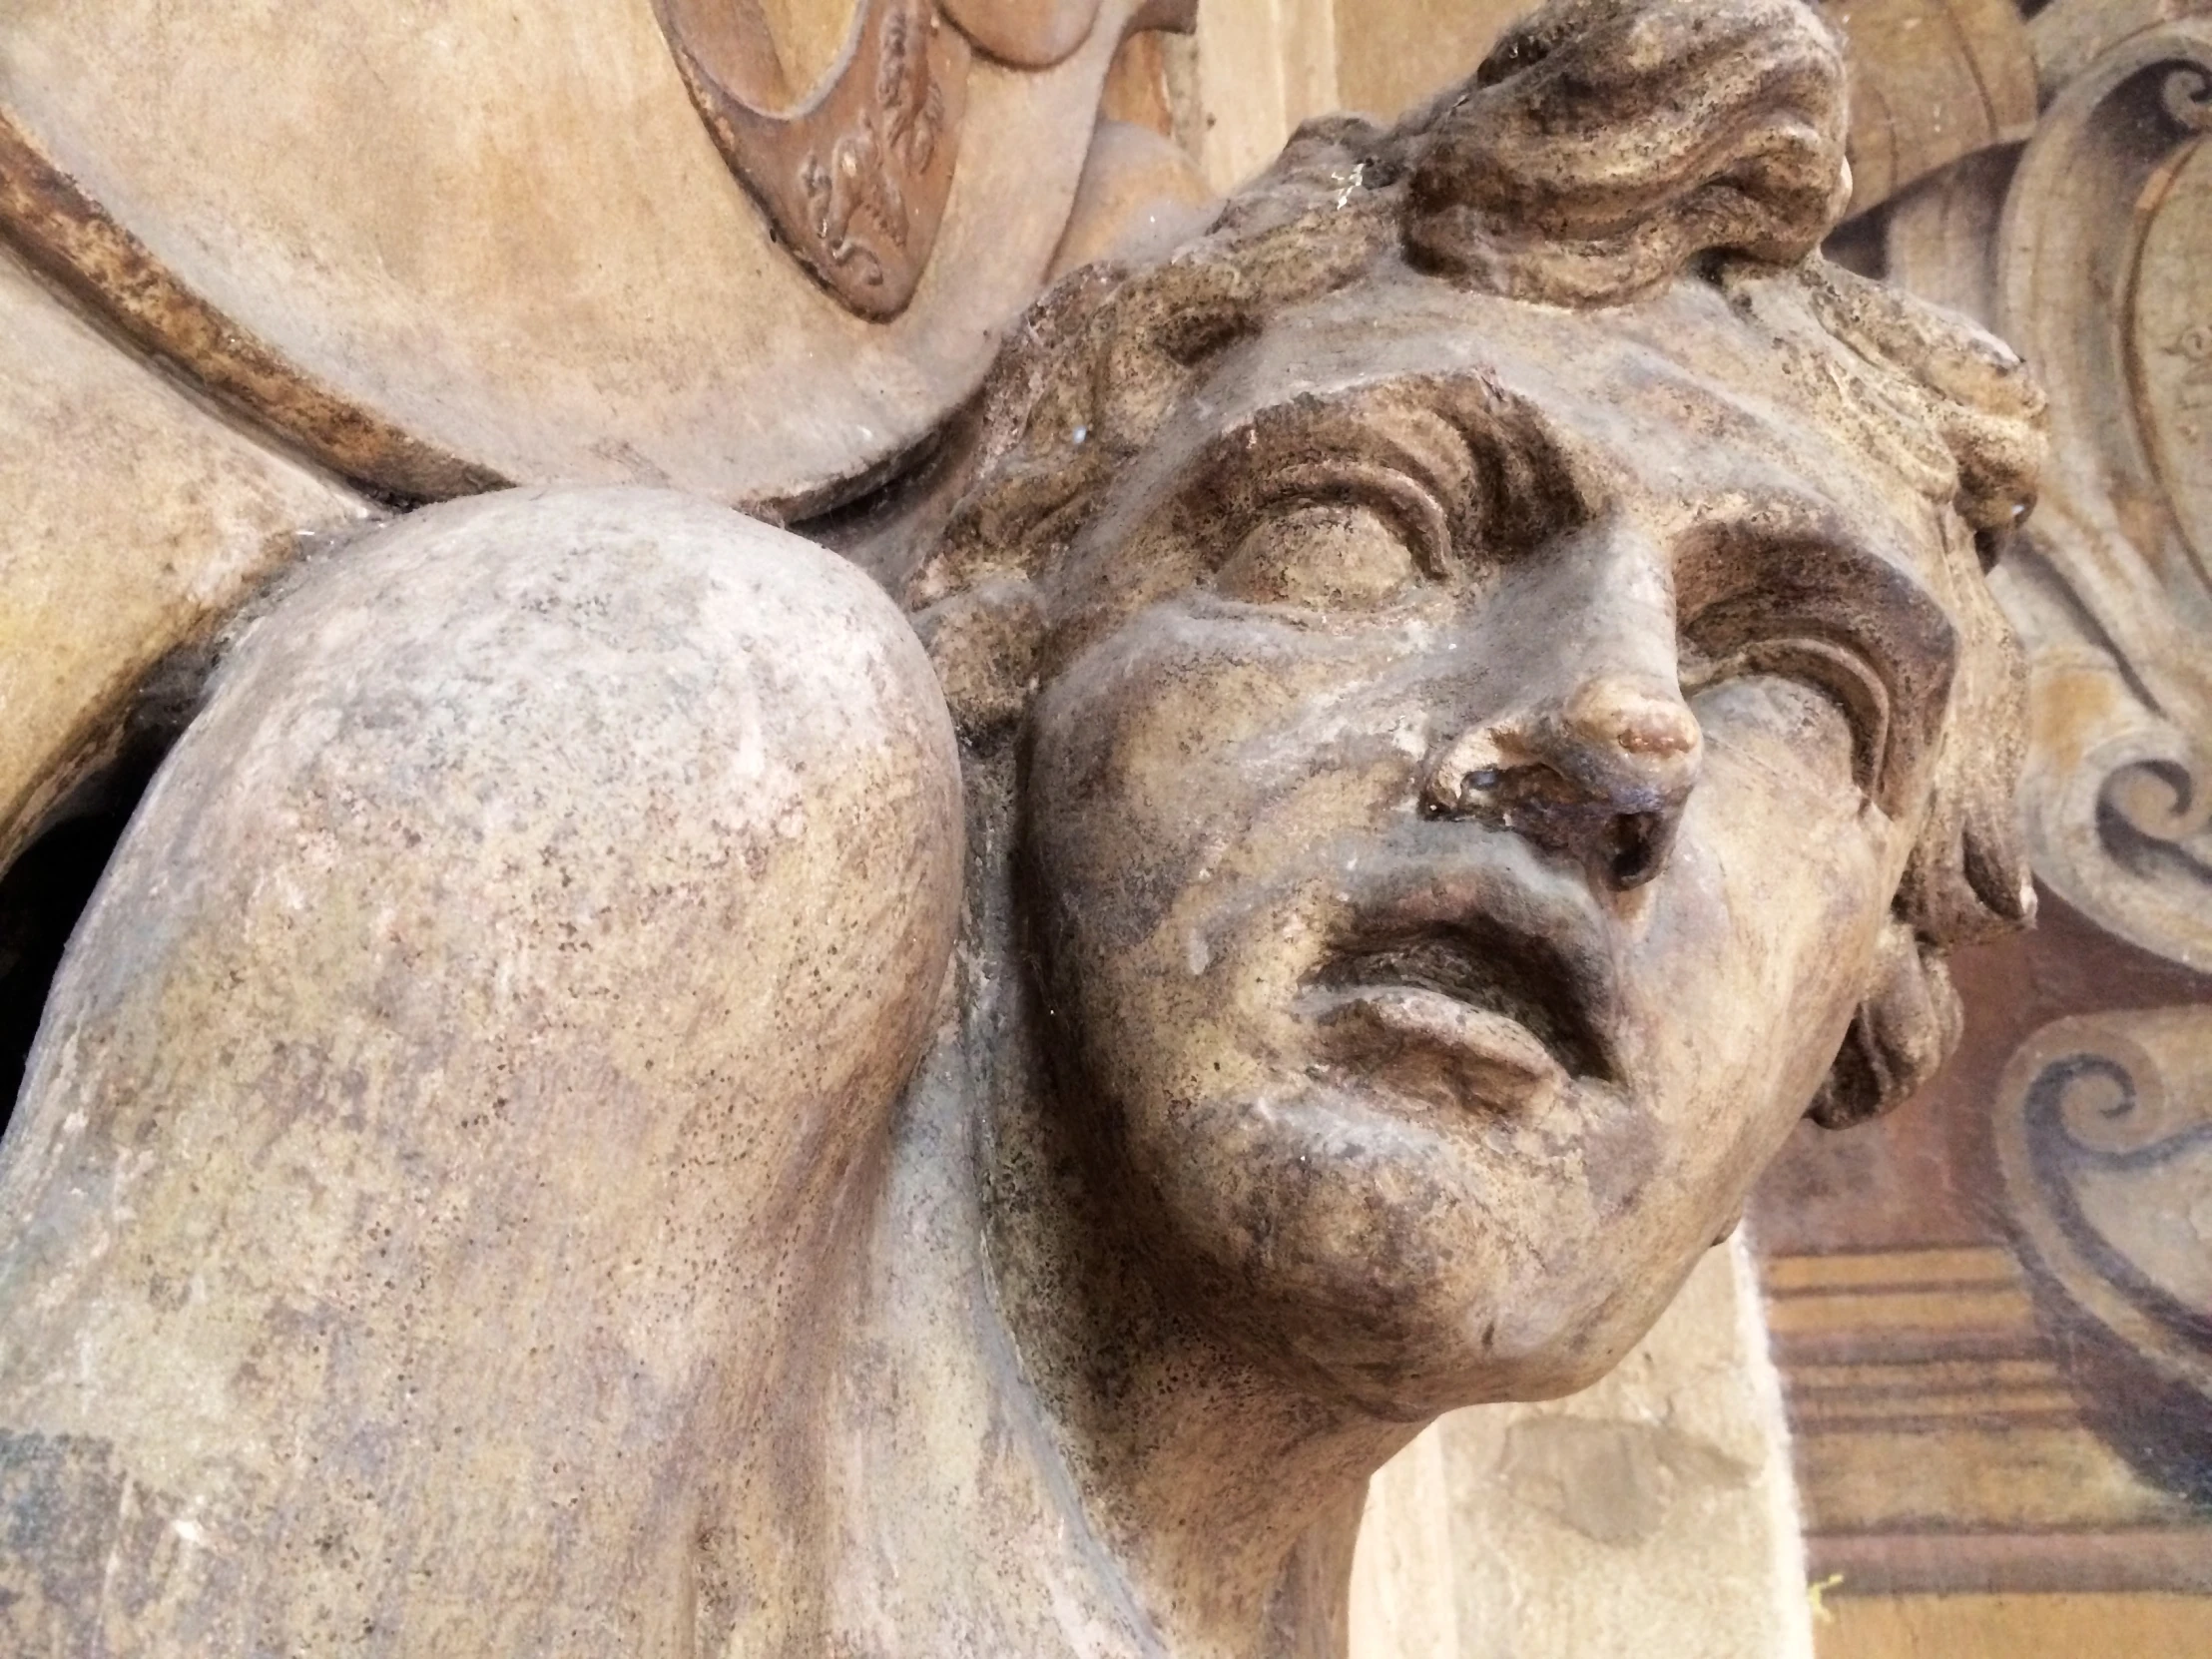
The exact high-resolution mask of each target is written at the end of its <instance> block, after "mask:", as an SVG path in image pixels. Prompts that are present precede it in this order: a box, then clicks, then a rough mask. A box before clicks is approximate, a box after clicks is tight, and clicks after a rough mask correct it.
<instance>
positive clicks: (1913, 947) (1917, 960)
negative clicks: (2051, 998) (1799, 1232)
mask: <svg viewBox="0 0 2212 1659" xmlns="http://www.w3.org/2000/svg"><path fill="white" fill-rule="evenodd" d="M1963 1026H1964V1015H1963V1012H1962V1010H1961V1009H1960V1008H1959V1005H1958V993H1957V992H1956V991H1954V990H1953V989H1951V984H1950V972H1949V970H1948V969H1947V968H1945V967H1944V966H1943V959H1942V957H1941V956H1939V955H1938V954H1936V951H1935V950H1934V949H1932V948H1931V947H1929V946H1927V945H1924V944H1923V943H1922V942H1921V940H1920V939H1919V938H1918V937H1917V936H1916V935H1915V934H1914V932H1913V929H1912V928H1910V927H1908V926H1907V925H1906V924H1905V923H1904V922H1901V921H1893V922H1891V923H1889V925H1888V926H1886V927H1885V928H1884V929H1883V932H1882V942H1881V945H1880V947H1879V949H1878V952H1877V954H1876V958H1875V971H1874V982H1873V984H1872V986H1871V987H1870V989H1869V991H1868V993H1867V997H1866V1000H1865V1001H1863V1002H1861V1003H1860V1004H1859V1012H1858V1014H1857V1015H1856V1016H1855V1017H1854V1018H1853V1019H1852V1022H1851V1029H1850V1030H1849V1031H1848V1032H1846V1033H1845V1035H1844V1046H1843V1047H1842V1048H1841V1049H1839V1050H1838V1051H1837V1054H1836V1062H1835V1064H1834V1065H1832V1066H1831V1067H1829V1071H1828V1080H1827V1081H1826V1082H1824V1083H1823V1084H1822V1085H1821V1092H1820V1093H1819V1094H1817V1095H1815V1096H1814V1097H1813V1104H1812V1105H1811V1106H1810V1107H1809V1108H1807V1110H1806V1114H1805V1115H1806V1116H1807V1117H1809V1118H1811V1119H1812V1120H1813V1121H1814V1122H1815V1123H1817V1124H1819V1125H1820V1126H1821V1127H1822V1128H1823V1129H1848V1128H1850V1127H1851V1125H1853V1124H1855V1123H1864V1122H1866V1120H1867V1119H1869V1118H1875V1117H1880V1116H1881V1115H1882V1114H1883V1113H1885V1112H1887V1111H1890V1110H1892V1109H1893V1108H1895V1107H1897V1106H1899V1105H1901V1104H1902V1103H1903V1102H1904V1101H1905V1100H1906V1099H1907V1098H1908V1097H1909V1096H1911V1095H1912V1094H1913V1093H1914V1092H1916V1091H1917V1090H1918V1089H1919V1088H1920V1087H1921V1086H1922V1085H1923V1084H1924V1083H1926V1082H1927V1081H1928V1080H1929V1079H1930V1078H1932V1077H1934V1076H1935V1075H1936V1071H1937V1070H1938V1069H1940V1068H1941V1066H1942V1063H1943V1062H1944V1061H1945V1060H1947V1059H1949V1058H1950V1053H1951V1050H1952V1049H1954V1048H1956V1047H1957V1046H1958V1038H1959V1034H1960V1032H1961V1030H1962V1029H1963Z"/></svg>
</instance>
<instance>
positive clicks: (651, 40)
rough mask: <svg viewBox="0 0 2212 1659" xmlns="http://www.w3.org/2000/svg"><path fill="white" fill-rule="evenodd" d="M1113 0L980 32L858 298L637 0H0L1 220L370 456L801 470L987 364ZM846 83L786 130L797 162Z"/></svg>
mask: <svg viewBox="0 0 2212 1659" xmlns="http://www.w3.org/2000/svg"><path fill="white" fill-rule="evenodd" d="M878 9H879V8H878ZM923 10H924V11H926V10H928V8H923ZM1131 10H1132V8H1131V6H1130V5H1129V4H1128V3H1127V0H1111V3H1109V4H1106V5H1104V6H1102V7H1100V8H1098V12H1099V15H1098V16H1097V17H1096V18H1095V19H1089V20H1088V21H1090V22H1091V23H1092V26H1091V27H1090V28H1089V30H1088V32H1087V33H1086V34H1085V35H1084V36H1083V37H1082V44H1081V46H1080V47H1078V48H1077V49H1075V50H1073V51H1072V52H1071V53H1069V55H1068V56H1066V57H1065V58H1064V59H1062V60H1060V61H1059V62H1057V63H1055V64H1054V65H1053V66H1052V67H1050V68H1048V69H1041V70H1036V69H1016V68H1011V67H1007V66H1005V65H1002V64H999V63H996V62H994V61H991V60H989V59H981V60H979V61H977V62H976V63H975V64H974V66H973V68H972V70H971V71H969V72H968V74H967V77H966V80H965V83H964V85H965V115H964V119H963V120H962V122H961V129H960V135H959V140H958V143H959V162H958V169H957V172H956V175H955V176H954V178H953V180H952V183H951V191H950V195H949V197H948V198H946V200H945V204H944V209H943V220H942V223H941V225H939V226H938V227H937V229H936V234H935V238H934V243H933V248H932V250H931V251H930V253H929V258H928V269H927V271H926V272H924V273H923V274H922V276H921V280H920V285H919V287H918V288H917V289H916V290H915V291H914V294H913V297H912V299H911V302H910V303H908V304H907V305H906V306H905V307H904V308H903V310H902V311H900V313H899V314H898V316H897V317H896V318H895V320H892V321H890V322H888V323H885V322H880V321H874V320H870V319H868V318H866V317H863V316H860V315H856V314H854V313H853V312H852V311H851V310H849V309H847V308H846V306H845V305H844V304H843V303H842V302H840V301H839V300H838V299H837V298H835V297H832V296H831V294H830V293H829V292H827V291H825V290H824V289H823V288H822V287H821V286H820V285H818V283H817V282H816V281H815V280H814V279H813V278H812V277H809V275H808V274H807V272H806V271H805V270H803V269H802V267H801V266H800V265H799V264H798V263H797V262H795V261H794V260H793V259H792V258H791V257H790V255H789V254H787V253H786V252H785V250H784V249H783V248H781V247H779V246H778V245H777V244H776V242H775V241H774V239H773V238H772V236H771V235H770V231H769V227H768V223H767V221H766V220H765V219H764V218H763V215H762V212H761V210H760V209H759V208H758V207H757V206H756V205H755V202H754V200H753V198H752V197H751V196H749V195H748V192H747V188H746V186H745V185H744V184H742V183H741V182H740V181H739V180H738V179H737V178H736V177H734V176H733V175H732V173H731V171H730V169H729V166H728V165H727V164H726V162H725V159H724V157H723V155H722V154H721V153H720V152H719V151H718V150H717V148H716V144H715V141H714V139H713V138H711V137H710V135H709V132H708V130H707V128H706V126H705V124H703V123H702V121H701V120H700V117H699V113H698V112H697V111H696V110H695V109H694V107H693V104H692V101H691V98H690V97H689V96H688V95H687V93H686V90H685V85H684V81H683V78H682V76H681V75H680V74H679V70H678V65H677V62H676V60H675V58H674V57H673V56H672V54H671V50H670V46H669V42H668V41H667V39H665V38H664V36H663V34H662V31H661V28H660V26H659V25H658V24H657V23H656V21H655V16H654V11H653V8H652V7H651V6H649V5H644V4H638V5H630V6H615V7H608V6H605V5H601V4H596V3H593V0H560V3H558V4H552V5H534V6H529V7H524V8H522V9H521V10H519V11H517V10H515V9H513V8H510V7H506V6H501V5H493V4H477V5H464V6H447V7H442V8H440V9H439V10H438V13H437V16H436V19H435V22H434V24H426V22H425V20H424V19H423V18H422V17H421V16H419V15H418V14H417V13H416V12H414V11H412V10H409V9H407V8H403V7H402V8H393V7H390V6H386V5H383V4H380V3H376V0H362V3H347V4H325V3H317V4H297V3H291V4H277V5H264V6H256V7H248V8H234V9H228V10H225V11H224V12H223V13H221V14H220V15H214V14H210V15H192V16H188V15H186V14H183V13H179V12H177V11H175V10H174V9H173V8H171V7H168V6H166V5H161V4H155V3H151V0H107V3H103V4H100V5H93V6H86V5H78V4H53V3H47V0H40V3H37V4H31V5H26V6H17V7H13V8H11V10H10V12H9V15H8V18H7V23H6V26H5V28H0V219H6V220H8V221H10V222H11V224H12V234H13V235H14V236H15V237H16V238H17V239H19V240H21V241H23V242H24V243H25V244H26V245H28V246H31V247H33V248H35V249H37V250H39V251H40V253H41V256H42V257H43V258H45V259H46V260H47V261H48V262H49V263H50V264H51V265H52V266H53V267H54V269H56V270H57V271H62V272H66V273H68V274H69V276H70V277H71V279H72V280H74V281H76V282H77V283H78V284H79V285H80V286H81V287H82V288H83V289H84V291H86V292H87V293H88V294H90V295H92V296H94V298H95V299H96V301H97V302H98V303H100V304H101V305H103V306H104V307H105V308H106V309H107V310H108V311H109V313H110V314H111V315H112V316H113V317H114V318H115V319H116V320H117V321H118V322H119V323H120V324H121V325H122V326H123V327H125V328H126V329H128V330H129V331H131V332H132V333H133V334H134V335H135V336H136V337H138V338H139V339H141V340H142V341H144V342H145V343H147V344H149V345H151V346H152V347H153V348H155V349H157V350H160V351H162V352H164V353H165V354H168V355H170V356H171V357H173V358H174V359H176V360H177V361H179V362H181V363H183V364H184V365H185V366H186V367H187V368H188V369H189V370H190V371H191V372H192V373H194V374H195V375H197V376H199V377H200V378H202V379H203V381H204V382H205V383H207V384H209V385H210V386H212V387H214V388H215V389H216V390H217V391H218V392H219V393H220V394H222V395H224V396H226V397H229V398H231V399H232V400H233V401H235V402H236V403H237V404H239V405H240V406H242V407H244V408H246V409H247V410H248V411H249V412H250V413H251V414H252V415H253V416H254V417H255V418H257V419H260V420H264V421H267V422H269V423H271V424H272V425H273V426H275V428H276V429H277V430H278V431H279V432H281V433H283V434H284V435H285V436H287V437H288V438H290V439H291V440H292V441H295V442H297V443H299V444H300V445H301V446H303V447H305V448H307V449H308V450H310V451H311V452H314V453H317V454H320V455H322V456H324V457H325V458H326V459H327V460H328V461H329V463H330V464H332V465H333V466H336V467H338V468H340V469H341V470H344V471H346V472H347V473H348V475H351V476H358V477H362V478H365V479H368V480H369V481H371V482H373V483H375V484H377V485H379V486H381V487H383V488H385V489H389V490H393V491H396V492H399V493H402V494H411V495H416V496H422V495H430V496H438V495H445V494H451V493H454V492H455V491H456V490H460V489H466V488H482V487H484V483H485V481H486V480H490V481H494V482H496V481H497V480H499V479H507V480H511V481H513V482H517V483H542V482H565V483H600V482H636V483H659V484H671V485H677V486H680V487H683V488H686V489H690V490H694V491H698V492H700V493H703V494H705V495H708V496H711V497H714V498H717V499H722V500H726V501H734V500H744V501H749V502H760V501H776V502H786V503H790V502H797V503H801V504H805V503H809V502H813V501H817V500H820V499H822V498H823V497H824V496H825V495H827V494H833V493H834V492H835V491H836V490H837V489H838V488H839V487H841V486H844V485H846V484H848V483H850V482H851V481H852V480H853V479H855V478H857V477H859V476H860V475H862V474H865V473H867V472H868V471H869V470H870V469H872V468H876V467H879V466H881V465H882V464H884V463H885V462H887V461H890V460H892V459H894V458H895V457H897V456H899V455H900V454H901V453H903V452H904V451H905V450H907V449H909V448H911V447H912V446H914V445H915V444H917V443H918V442H920V441H921V440H922V438H923V437H924V436H925V435H926V434H927V433H928V431H929V430H930V428H931V427H932V426H933V425H934V424H935V423H936V422H937V421H938V420H939V419H941V418H942V417H943V415H944V414H945V413H946V412H947V411H948V410H949V409H951V408H952V407H953V406H954V405H955V404H957V403H958V402H959V401H960V399H961V398H963V397H965V396H966V395H967V394H968V393H969V392H970V391H972V389H973V388H974V386H975V383H976V382H977V381H978V380H979V379H980V378H981V376H982V374H983V372H984V370H985V368H986V367H987V366H988V364H989V362H990V359H991V355H992V352H993V351H994V349H995V347H996V342H997V338H998V334H999V331H1000V330H1001V329H1002V328H1003V327H1004V326H1005V325H1006V324H1007V322H1008V321H1010V320H1011V319H1012V318H1013V317H1014V316H1015V315H1016V314H1017V313H1018V312H1019V310H1020V308H1021V306H1022V305H1023V304H1024V303H1026V302H1027V301H1028V299H1029V298H1030V296H1031V295H1032V294H1033V293H1034V292H1035V291H1036V288H1037V284H1038V282H1039V279H1040V278H1041V277H1042V276H1043V273H1044V270H1045V266H1046V262H1047V261H1048V260H1049V259H1050V257H1051V254H1052V250H1053V247H1054V245H1055V244H1056V243H1057V242H1058V240H1059V236H1060V231H1061V228H1062V225H1063V223H1064V221H1065V219H1066V214H1067V207H1068V203H1069V201H1070V199H1071V198H1072V196H1073V193H1074V189H1075V184H1076V179H1077V176H1078V174H1079V172H1080V170H1081V167H1082V162H1083V155H1084V150H1085V147H1086V145H1087V144H1088V142H1089V138H1090V131H1091V126H1092V121H1093V116H1094V113H1095V111H1096V108H1097V102H1098V94H1099V89H1100V86H1101V84H1102V83H1103V81H1104V79H1105V74H1106V68H1107V64H1108V62H1109V61H1110V59H1111V58H1112V56H1113V52H1114V48H1115V46H1116V44H1117V42H1118V40H1119V38H1120V34H1121V30H1122V26H1123V24H1124V23H1125V22H1126V21H1127V19H1128V17H1129V15H1130V12H1131ZM926 23H927V19H926V18H925V19H924V24H925V25H926ZM939 26H940V27H945V28H949V25H939ZM921 32H922V33H923V34H924V35H926V34H928V33H929V29H928V28H927V27H923V28H922V31H921ZM963 49H964V47H963ZM860 69H861V72H860V73H859V74H858V75H857V76H856V77H847V79H852V80H854V81H855V82H856V85H855V91H857V92H861V93H865V94H868V95H869V96H872V95H873V80H874V76H873V69H872V66H867V65H863V66H860ZM247 83H250V84H251V85H252V88H253V96H251V97H244V96H241V95H240V91H239V89H240V87H241V85H242V84H247ZM801 90H804V89H801ZM865 103H866V99H865V98H863V99H862V100H861V105H862V106H864V105H865ZM864 114H865V109H864V108H863V107H860V106H856V107H855V109H854V110H852V111H846V112H844V116H845V117H846V118H849V121H850V123H851V128H850V131H849V132H845V131H842V130H825V131H824V132H821V133H814V134H811V135H809V136H807V137H806V139H805V142H796V143H795V144H794V145H793V146H790V147H788V148H789V154H788V155H785V154H784V153H783V152H782V151H779V152H778V155H779V156H780V157H781V158H782V164H788V166H787V171H789V172H792V173H794V174H796V173H797V172H798V171H801V170H803V169H804V168H805V167H806V164H807V162H808V160H809V158H810V156H813V158H814V159H815V160H817V161H820V162H822V163H823V164H824V165H825V166H826V167H827V166H829V165H830V163H831V162H834V161H836V159H837V154H838V151H837V141H838V140H839V139H840V138H853V139H855V140H856V139H857V137H858V136H859V134H860V132H861V129H862V126H863V125H864V123H863V122H862V121H861V119H860V118H861V116H863V115H864ZM876 125H878V126H880V125H882V118H881V117H880V116H878V117H877V118H876ZM885 136H886V138H887V136H888V135H887V134H886V135H885ZM946 137H947V143H948V144H949V143H950V141H951V135H949V134H947V135H946ZM810 145H812V147H813V148H812V149H810V148H809V146H810ZM945 153H946V154H947V155H949V150H947V151H946V152H945ZM839 165H840V166H841V165H842V164H841V163H840V164H839ZM47 169H50V170H51V177H48V176H47V173H46V171H45V170H47ZM37 180H44V185H43V186H41V187H39V188H31V187H32V186H33V185H34V184H35V183H36V181H37ZM940 182H941V181H940ZM763 183H764V184H766V185H773V186H774V187H775V191H776V194H777V195H778V199H779V200H782V199H784V198H785V197H787V196H795V195H802V196H803V195H804V192H803V191H801V190H800V188H799V187H798V186H797V185H796V184H793V183H792V182H791V181H790V180H788V179H786V178H785V177H784V176H783V175H782V174H779V175H778V176H777V177H776V178H775V179H773V180H765V181H763ZM787 187H789V188H788V189H787ZM840 188H841V187H840ZM844 211H845V210H843V209H839V210H838V215H839V216H840V217H841V216H842V215H843V213H844ZM873 212H874V210H871V209H869V208H868V207H867V205H866V204H865V203H862V204H860V213H859V217H858V219H857V220H856V221H855V226H856V234H858V235H861V236H863V237H864V236H871V235H874V234H875V233H873V232H871V231H870V230H869V229H868V227H869V225H870V224H871V223H872V221H871V219H870V215H871V213H873ZM827 364H834V365H835V371H834V372H825V365H827Z"/></svg>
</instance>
